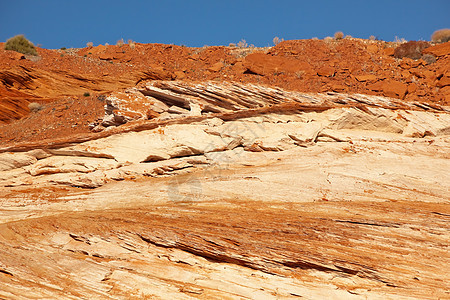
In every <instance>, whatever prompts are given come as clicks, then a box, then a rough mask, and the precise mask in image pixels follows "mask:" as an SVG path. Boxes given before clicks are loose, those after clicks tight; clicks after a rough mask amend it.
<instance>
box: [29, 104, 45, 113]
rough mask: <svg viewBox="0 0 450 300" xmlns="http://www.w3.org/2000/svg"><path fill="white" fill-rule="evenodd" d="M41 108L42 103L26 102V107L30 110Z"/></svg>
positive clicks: (35, 110)
mask: <svg viewBox="0 0 450 300" xmlns="http://www.w3.org/2000/svg"><path fill="white" fill-rule="evenodd" d="M42 108H43V106H42V104H39V103H37V102H31V103H29V104H28V109H29V110H30V111H31V112H38V111H40V110H41V109H42Z"/></svg>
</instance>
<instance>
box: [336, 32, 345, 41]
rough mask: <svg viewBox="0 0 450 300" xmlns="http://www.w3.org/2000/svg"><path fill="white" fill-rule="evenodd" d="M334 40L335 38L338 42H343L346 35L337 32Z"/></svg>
mask: <svg viewBox="0 0 450 300" xmlns="http://www.w3.org/2000/svg"><path fill="white" fill-rule="evenodd" d="M334 38H335V39H336V40H342V39H343V38H344V33H343V32H342V31H337V32H336V33H335V34H334Z"/></svg>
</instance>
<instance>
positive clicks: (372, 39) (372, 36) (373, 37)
mask: <svg viewBox="0 0 450 300" xmlns="http://www.w3.org/2000/svg"><path fill="white" fill-rule="evenodd" d="M376 39H377V38H376V37H375V36H374V35H371V36H370V37H369V40H371V41H375V40H376Z"/></svg>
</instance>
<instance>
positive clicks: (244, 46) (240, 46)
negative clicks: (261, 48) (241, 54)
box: [237, 39, 248, 48]
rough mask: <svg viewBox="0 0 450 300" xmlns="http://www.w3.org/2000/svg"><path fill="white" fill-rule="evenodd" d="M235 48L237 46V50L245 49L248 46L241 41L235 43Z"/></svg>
mask: <svg viewBox="0 0 450 300" xmlns="http://www.w3.org/2000/svg"><path fill="white" fill-rule="evenodd" d="M237 46H238V48H247V47H248V44H247V42H246V41H245V40H244V39H242V40H240V41H239V43H237Z"/></svg>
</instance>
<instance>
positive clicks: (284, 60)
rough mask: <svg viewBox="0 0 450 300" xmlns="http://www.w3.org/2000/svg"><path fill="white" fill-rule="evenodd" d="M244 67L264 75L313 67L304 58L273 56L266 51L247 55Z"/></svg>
mask: <svg viewBox="0 0 450 300" xmlns="http://www.w3.org/2000/svg"><path fill="white" fill-rule="evenodd" d="M244 67H245V68H246V70H247V72H249V73H254V74H258V75H263V76H270V75H273V74H279V73H285V74H293V73H295V72H297V71H301V70H308V69H310V68H311V67H310V66H309V64H308V63H307V62H305V61H303V60H299V59H296V58H293V57H281V56H272V55H268V54H264V53H252V54H249V55H247V56H246V57H245V60H244Z"/></svg>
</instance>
